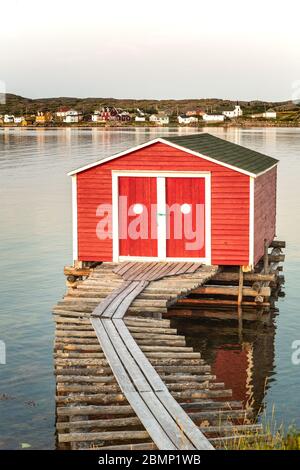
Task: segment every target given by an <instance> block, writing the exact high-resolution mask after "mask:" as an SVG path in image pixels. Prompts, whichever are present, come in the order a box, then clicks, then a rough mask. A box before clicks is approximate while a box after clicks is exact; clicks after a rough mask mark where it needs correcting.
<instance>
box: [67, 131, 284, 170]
mask: <svg viewBox="0 0 300 470" xmlns="http://www.w3.org/2000/svg"><path fill="white" fill-rule="evenodd" d="M158 142H159V143H162V144H165V145H169V146H170V147H174V148H176V149H178V150H181V151H182V152H185V153H188V154H190V155H194V156H196V157H199V158H203V159H204V160H207V161H210V162H213V163H215V164H217V165H221V166H224V167H226V168H229V169H231V170H233V171H237V172H238V173H242V174H244V175H247V176H252V177H253V178H256V177H257V176H260V175H261V174H263V173H265V172H267V171H269V170H271V169H272V168H273V167H274V166H276V165H277V164H278V162H277V163H275V164H274V165H273V166H272V167H270V168H268V169H267V170H265V171H263V172H261V173H259V174H258V175H256V174H255V173H251V172H250V171H246V170H243V169H241V168H238V167H236V166H233V165H230V164H228V163H224V162H220V161H219V160H216V159H214V158H211V157H208V156H206V155H203V154H202V153H199V152H195V151H193V150H190V149H188V148H186V147H182V146H181V145H177V144H174V143H173V142H169V141H168V140H165V139H164V138H162V137H158V138H156V139H152V140H149V141H148V142H144V143H143V144H140V145H137V146H136V147H131V148H130V149H127V150H124V151H123V152H119V153H116V154H115V155H111V156H109V157H106V158H103V159H102V160H98V161H96V162H93V163H90V164H88V165H85V166H82V167H80V168H78V169H76V170H73V171H70V172H69V173H68V175H69V176H73V175H75V174H77V173H81V172H82V171H85V170H89V169H90V168H93V167H95V166H98V165H103V164H104V163H107V162H109V161H111V160H114V159H116V158H119V157H123V156H124V155H128V154H130V153H132V152H135V151H136V150H140V149H142V148H144V147H148V146H149V145H153V144H155V143H158Z"/></svg>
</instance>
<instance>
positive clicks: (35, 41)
mask: <svg viewBox="0 0 300 470" xmlns="http://www.w3.org/2000/svg"><path fill="white" fill-rule="evenodd" d="M299 13H300V2H299V0H297V1H296V0H285V1H284V2H283V1H282V0H281V1H278V0H251V1H242V0H239V1H238V0H225V1H224V0H210V1H206V0H186V1H183V0H180V1H178V0H150V1H145V0H144V1H143V0H113V1H108V2H107V1H103V0H84V1H83V0H51V2H43V1H41V0H26V1H19V0H9V1H8V0H0V21H1V24H0V88H1V87H2V91H3V88H5V89H6V91H7V92H10V93H16V94H19V95H22V96H26V97H29V98H39V97H53V96H76V97H115V98H136V99H139V98H147V99H172V98H174V99H184V98H224V99H240V100H252V99H263V100H268V101H275V100H276V101H277V100H278V101H279V100H286V99H292V98H295V97H296V98H300V28H299V16H300V15H299ZM1 84H2V85H1ZM0 92H1V89H0Z"/></svg>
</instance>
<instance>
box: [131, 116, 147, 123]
mask: <svg viewBox="0 0 300 470" xmlns="http://www.w3.org/2000/svg"><path fill="white" fill-rule="evenodd" d="M134 120H135V122H145V121H146V117H145V116H135V118H134Z"/></svg>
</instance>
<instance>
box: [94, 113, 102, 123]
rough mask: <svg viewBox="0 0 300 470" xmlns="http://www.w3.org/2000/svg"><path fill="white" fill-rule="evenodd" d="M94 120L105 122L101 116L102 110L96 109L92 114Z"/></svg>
mask: <svg viewBox="0 0 300 470" xmlns="http://www.w3.org/2000/svg"><path fill="white" fill-rule="evenodd" d="M92 122H103V120H102V117H101V111H97V110H95V111H94V112H93V114H92Z"/></svg>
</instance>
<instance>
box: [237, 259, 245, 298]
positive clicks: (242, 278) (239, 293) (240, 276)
mask: <svg viewBox="0 0 300 470" xmlns="http://www.w3.org/2000/svg"><path fill="white" fill-rule="evenodd" d="M243 284H244V273H243V268H242V266H240V273H239V292H238V305H242V301H243Z"/></svg>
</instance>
